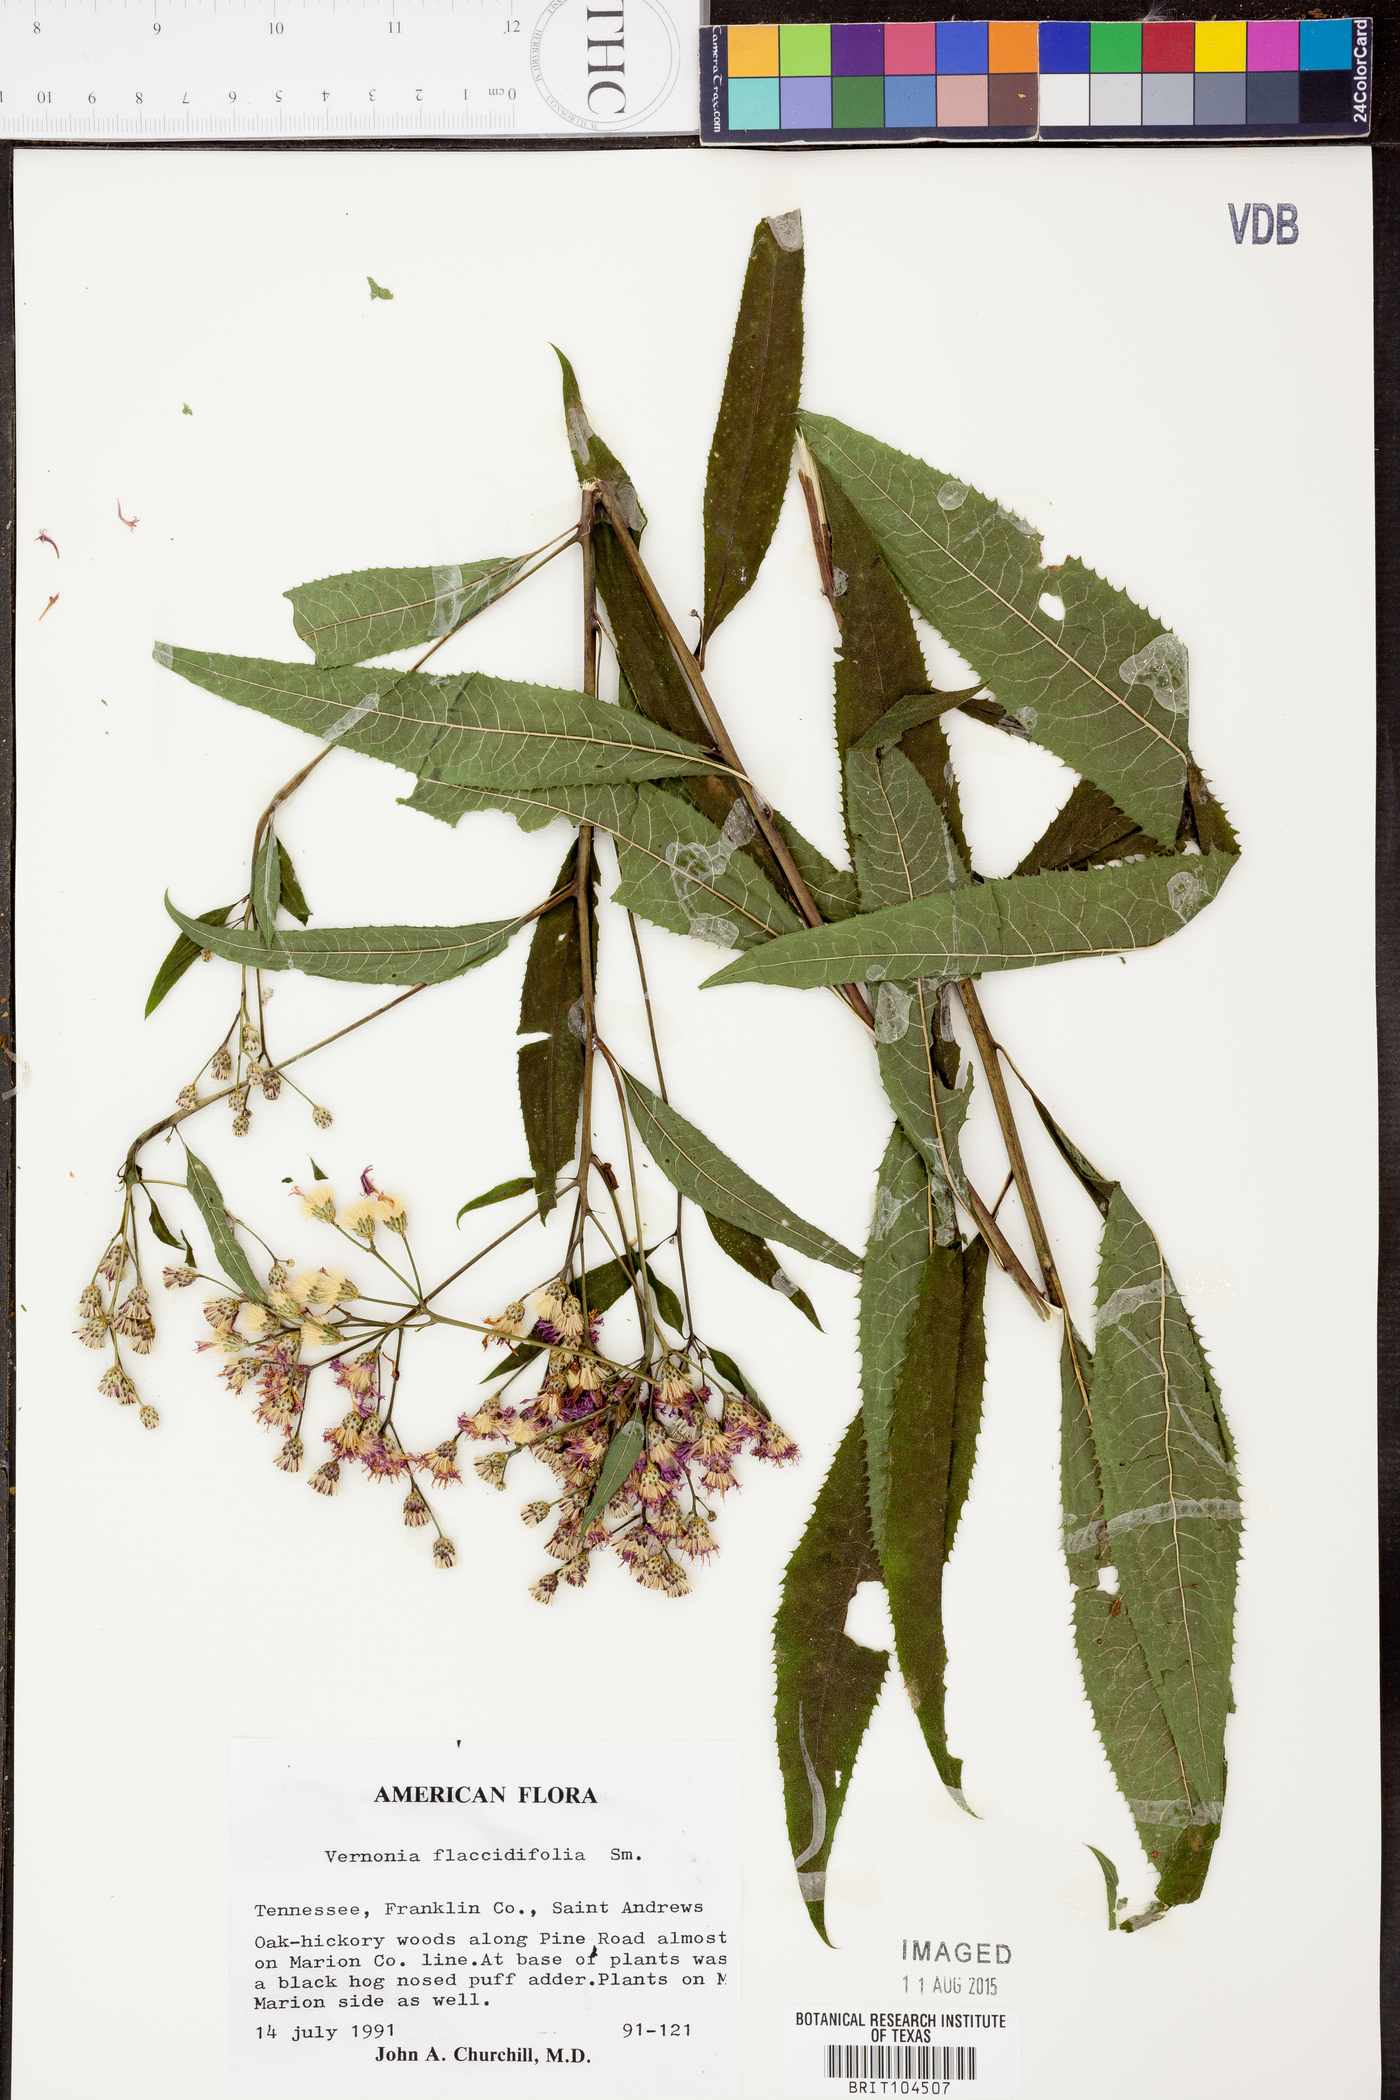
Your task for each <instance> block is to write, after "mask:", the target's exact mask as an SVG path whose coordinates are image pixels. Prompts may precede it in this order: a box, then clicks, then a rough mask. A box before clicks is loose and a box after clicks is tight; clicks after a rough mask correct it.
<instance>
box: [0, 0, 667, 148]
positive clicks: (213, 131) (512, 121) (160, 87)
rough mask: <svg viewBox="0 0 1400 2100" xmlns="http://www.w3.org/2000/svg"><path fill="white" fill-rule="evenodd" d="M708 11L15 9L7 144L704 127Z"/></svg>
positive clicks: (43, 5)
mask: <svg viewBox="0 0 1400 2100" xmlns="http://www.w3.org/2000/svg"><path fill="white" fill-rule="evenodd" d="M699 22H700V13H699V0H0V138H3V139H14V140H25V139H29V140H34V141H43V140H55V141H57V140H72V141H75V142H77V143H82V142H84V141H92V142H98V141H103V142H106V141H111V142H123V143H133V144H134V143H138V142H140V141H142V140H151V141H153V142H157V141H181V140H184V141H187V142H191V143H195V142H199V141H204V140H219V139H267V140H278V139H364V140H373V139H406V138H467V137H503V138H512V137H514V138H595V139H596V138H600V137H608V136H612V135H617V136H624V137H626V136H631V137H648V136H651V137H655V136H659V135H668V134H669V135H675V134H678V133H686V132H694V131H695V130H696V129H697V125H698V110H699V76H698V70H697V64H696V47H697V31H698V28H699Z"/></svg>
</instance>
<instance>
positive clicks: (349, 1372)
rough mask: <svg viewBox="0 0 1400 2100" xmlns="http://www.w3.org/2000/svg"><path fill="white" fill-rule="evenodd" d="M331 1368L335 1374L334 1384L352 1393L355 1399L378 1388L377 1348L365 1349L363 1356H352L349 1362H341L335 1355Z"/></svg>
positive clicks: (361, 1397) (363, 1396)
mask: <svg viewBox="0 0 1400 2100" xmlns="http://www.w3.org/2000/svg"><path fill="white" fill-rule="evenodd" d="M331 1370H332V1372H333V1373H334V1375H335V1381H336V1384H337V1385H339V1386H343V1387H344V1389H345V1391H346V1392H347V1393H354V1394H355V1396H356V1398H357V1399H363V1398H365V1397H366V1396H367V1395H368V1394H370V1393H374V1392H377V1391H378V1389H379V1355H378V1351H377V1350H374V1349H367V1350H366V1351H365V1354H364V1355H363V1356H352V1357H351V1359H350V1361H349V1363H342V1361H341V1359H340V1358H339V1357H336V1358H335V1359H334V1360H333V1362H332V1364H331Z"/></svg>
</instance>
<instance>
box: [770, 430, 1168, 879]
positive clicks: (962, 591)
mask: <svg viewBox="0 0 1400 2100" xmlns="http://www.w3.org/2000/svg"><path fill="white" fill-rule="evenodd" d="M800 421H801V426H802V431H803V435H804V436H805V437H806V440H807V442H808V444H809V445H810V446H811V448H812V451H813V452H814V454H815V455H816V457H817V458H818V460H820V462H821V464H822V465H823V467H825V468H826V469H827V471H828V473H830V474H831V475H832V476H834V478H835V479H836V480H837V481H839V482H840V484H841V486H842V488H843V489H844V490H845V492H846V494H847V495H848V496H849V497H850V499H851V501H852V503H853V504H854V505H855V507H856V509H857V510H858V511H859V512H860V514H861V516H862V517H863V518H864V520H865V522H866V524H867V525H868V526H869V527H870V529H871V531H872V532H873V533H874V535H875V538H876V539H877V541H878V542H879V545H880V551H881V553H882V554H883V556H884V558H885V561H886V562H887V564H888V565H889V568H890V570H891V572H892V574H893V575H894V577H895V580H896V581H897V582H898V584H899V585H900V588H901V589H902V590H904V591H905V592H907V593H908V595H909V597H910V598H912V599H913V601H914V603H915V605H916V606H917V607H918V608H919V611H920V612H921V613H922V614H923V615H924V617H925V619H927V620H929V621H931V622H932V624H933V625H934V626H935V627H936V628H937V629H938V631H939V633H940V634H942V635H943V636H944V637H945V639H946V640H948V641H949V642H951V643H952V645H953V647H954V648H955V649H957V650H958V651H959V652H960V653H961V654H962V655H963V656H965V657H966V658H967V660H968V662H969V663H970V664H971V665H972V666H973V668H974V669H975V670H976V671H977V673H978V675H979V676H980V677H981V678H983V679H985V680H986V682H987V684H988V685H989V686H990V687H991V688H992V691H993V692H994V693H995V695H996V697H997V699H998V700H999V701H1000V702H1001V704H1002V706H1003V707H1004V708H1005V709H1006V711H1007V712H1008V713H1009V714H1011V715H1014V716H1015V717H1016V718H1017V719H1018V720H1019V721H1020V722H1021V723H1022V724H1023V726H1024V727H1025V728H1026V729H1027V730H1029V731H1030V732H1031V734H1032V735H1034V736H1035V737H1036V739H1037V740H1038V741H1039V742H1040V743H1042V744H1045V745H1046V746H1047V747H1048V748H1049V749H1050V750H1051V751H1053V752H1055V753H1056V755H1057V756H1058V757H1060V758H1062V759H1063V760H1064V761H1065V763H1066V765H1069V766H1072V767H1073V768H1074V770H1075V772H1076V773H1082V774H1084V775H1086V776H1087V777H1088V778H1089V779H1091V780H1096V781H1097V782H1098V784H1099V786H1100V787H1102V788H1104V789H1106V790H1107V792H1108V793H1109V794H1111V795H1112V797H1113V799H1114V801H1115V802H1117V803H1118V805H1119V807H1120V808H1122V809H1124V810H1126V811H1127V812H1128V814H1129V815H1130V816H1132V817H1133V818H1134V819H1135V820H1136V821H1137V822H1138V823H1139V824H1140V825H1141V826H1142V828H1143V830H1144V831H1146V832H1147V833H1149V835H1150V836H1151V837H1153V838H1156V839H1161V840H1163V841H1170V840H1171V839H1173V838H1174V837H1175V836H1176V829H1177V823H1178V820H1179V818H1180V815H1181V804H1182V795H1183V791H1184V789H1185V786H1186V760H1187V751H1186V724H1187V693H1186V651H1185V649H1184V648H1183V647H1182V645H1181V643H1180V642H1179V641H1178V640H1177V639H1176V637H1175V635H1172V634H1170V633H1168V632H1167V630H1166V629H1165V628H1164V627H1163V626H1162V624H1161V622H1160V621H1159V620H1155V619H1153V618H1152V616H1151V615H1150V614H1149V613H1145V612H1143V611H1142V610H1141V609H1140V608H1139V607H1138V606H1135V605H1134V604H1133V603H1132V601H1131V599H1129V598H1128V597H1127V596H1126V595H1125V594H1124V593H1123V592H1122V591H1118V590H1114V589H1113V588H1112V586H1111V585H1109V584H1107V583H1105V582H1104V580H1103V578H1102V577H1101V576H1097V575H1095V573H1094V572H1093V570H1092V569H1087V568H1085V567H1084V565H1083V563H1081V562H1079V561H1073V560H1072V561H1067V562H1065V563H1063V564H1062V565H1061V566H1060V567H1059V568H1057V569H1056V570H1055V571H1054V572H1053V574H1052V573H1050V572H1047V571H1046V570H1045V569H1044V568H1043V567H1042V566H1041V563H1040V558H1039V557H1040V542H1039V537H1038V535H1037V534H1036V533H1035V532H1034V531H1033V530H1032V528H1031V527H1029V526H1027V525H1026V524H1025V522H1024V520H1022V519H1020V518H1017V517H1015V516H1014V515H1013V514H1012V513H1010V512H1008V511H1006V510H1003V509H1002V508H1001V507H1000V506H999V505H997V504H996V503H994V502H992V501H991V499H990V498H988V497H986V496H983V495H980V494H979V493H978V492H977V490H975V489H971V488H968V487H967V486H966V485H965V484H964V483H962V482H960V481H955V480H953V479H952V478H951V477H949V476H948V475H946V474H943V473H941V472H940V471H939V470H938V469H936V468H933V467H929V466H926V465H925V463H924V462H923V461H922V460H919V459H913V458H911V457H910V456H909V455H908V454H907V453H903V452H896V451H895V450H894V449H893V448H892V447H891V446H888V445H882V444H881V443H880V442H879V441H878V440H877V439H875V438H872V437H867V436H866V435H864V434H863V433H862V432H860V431H857V430H852V429H850V428H849V427H848V426H847V425H846V424H844V423H838V422H836V421H835V420H834V419H833V418H831V417H829V416H814V415H810V414H805V413H804V414H803V415H802V417H801V418H800ZM1045 596H1049V597H1050V598H1052V599H1053V600H1058V601H1059V602H1061V603H1062V604H1063V606H1064V617H1063V619H1060V618H1056V617H1055V616H1054V615H1053V614H1052V613H1051V612H1049V611H1047V610H1045V609H1044V608H1043V607H1042V605H1041V603H1040V601H1041V599H1042V597H1045Z"/></svg>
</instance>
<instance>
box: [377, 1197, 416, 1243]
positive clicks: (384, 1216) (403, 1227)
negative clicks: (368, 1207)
mask: <svg viewBox="0 0 1400 2100" xmlns="http://www.w3.org/2000/svg"><path fill="white" fill-rule="evenodd" d="M374 1201H375V1208H376V1210H377V1212H378V1216H379V1222H380V1224H381V1225H383V1226H386V1227H387V1228H388V1230H389V1231H390V1232H397V1233H399V1234H403V1233H405V1232H407V1231H408V1208H407V1206H406V1204H405V1203H404V1200H403V1197H402V1196H376V1197H375V1199H374Z"/></svg>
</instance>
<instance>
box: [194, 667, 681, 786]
mask: <svg viewBox="0 0 1400 2100" xmlns="http://www.w3.org/2000/svg"><path fill="white" fill-rule="evenodd" d="M306 668H307V670H308V671H312V670H315V669H316V668H317V666H316V665H314V664H308V665H307V666H306ZM336 668H339V669H348V668H349V666H348V665H341V666H337V667H336ZM177 669H178V666H177ZM225 675H227V676H228V677H229V678H230V680H231V681H236V682H237V683H238V684H240V685H246V686H248V687H249V688H250V689H251V690H252V691H253V692H256V693H276V694H279V695H280V696H281V697H282V698H283V699H286V700H300V701H302V702H303V703H305V704H307V705H309V706H312V707H339V706H340V705H341V703H340V702H339V701H336V700H322V699H321V698H320V697H319V696H318V695H317V694H315V693H298V692H295V691H293V689H292V688H291V687H290V686H281V685H271V684H267V683H264V682H263V681H262V680H260V679H256V678H249V677H248V676H247V674H246V673H245V672H242V671H237V672H229V673H227V674H225ZM398 682H399V681H398V680H397V679H396V680H395V684H397V683H398ZM392 690H393V687H392V686H391V687H390V691H391V692H392ZM374 697H375V700H376V702H377V701H378V700H379V697H380V696H379V695H378V694H376V695H375V696H374ZM577 697H578V698H579V699H586V698H587V695H586V694H583V693H580V694H579V695H578V696H577ZM345 705H346V706H347V707H351V708H354V707H359V706H363V705H364V702H362V701H356V700H350V701H347V702H346V703H345ZM363 719H364V720H366V721H371V720H372V721H376V722H402V723H403V724H404V725H405V726H406V727H408V728H412V729H436V730H438V731H439V732H441V731H443V730H446V729H456V730H459V731H460V732H461V733H462V734H463V735H466V736H513V737H521V738H523V739H527V740H528V739H531V738H533V739H537V740H539V741H540V742H543V743H551V744H585V745H589V746H592V747H596V748H597V749H598V750H600V751H647V752H650V753H651V754H652V755H653V756H654V757H658V758H688V757H690V756H691V755H692V754H691V753H690V752H687V751H683V750H682V751H672V750H669V749H668V748H667V747H666V746H665V745H662V744H645V743H635V742H628V741H625V740H624V739H623V738H621V737H602V736H580V735H579V734H578V733H577V732H576V731H574V730H570V729H506V728H502V727H497V726H496V725H494V724H493V725H492V726H491V727H489V728H482V727H478V726H477V725H476V724H475V723H470V722H450V721H449V722H440V721H438V720H436V719H435V718H434V717H433V716H431V715H405V714H399V713H395V712H394V711H393V710H392V709H390V708H387V707H383V706H379V705H376V706H374V707H366V709H365V714H364V717H363ZM293 726H295V725H293ZM355 727H356V728H358V727H359V724H358V723H356V725H355ZM306 734H308V735H310V736H317V735H319V734H320V732H319V731H317V730H314V729H312V730H309V731H307V732H306ZM663 734H665V735H669V734H670V732H669V731H664V732H663ZM676 742H677V743H679V742H680V739H679V738H677V739H676ZM352 748H353V747H352ZM371 755H373V754H371ZM693 755H694V756H695V757H697V758H703V757H704V753H703V752H701V751H698V750H697V751H696V752H695V753H694V754H693ZM390 763H393V761H390ZM411 770H412V769H411V768H410V767H408V766H405V768H404V771H405V772H408V771H411ZM714 770H715V768H714V767H713V766H711V767H710V771H712V772H713V771H714ZM447 785H449V786H453V785H461V786H463V787H468V786H470V785H471V783H470V782H469V781H462V782H460V783H455V782H448V783H447ZM488 792H489V790H488Z"/></svg>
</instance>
